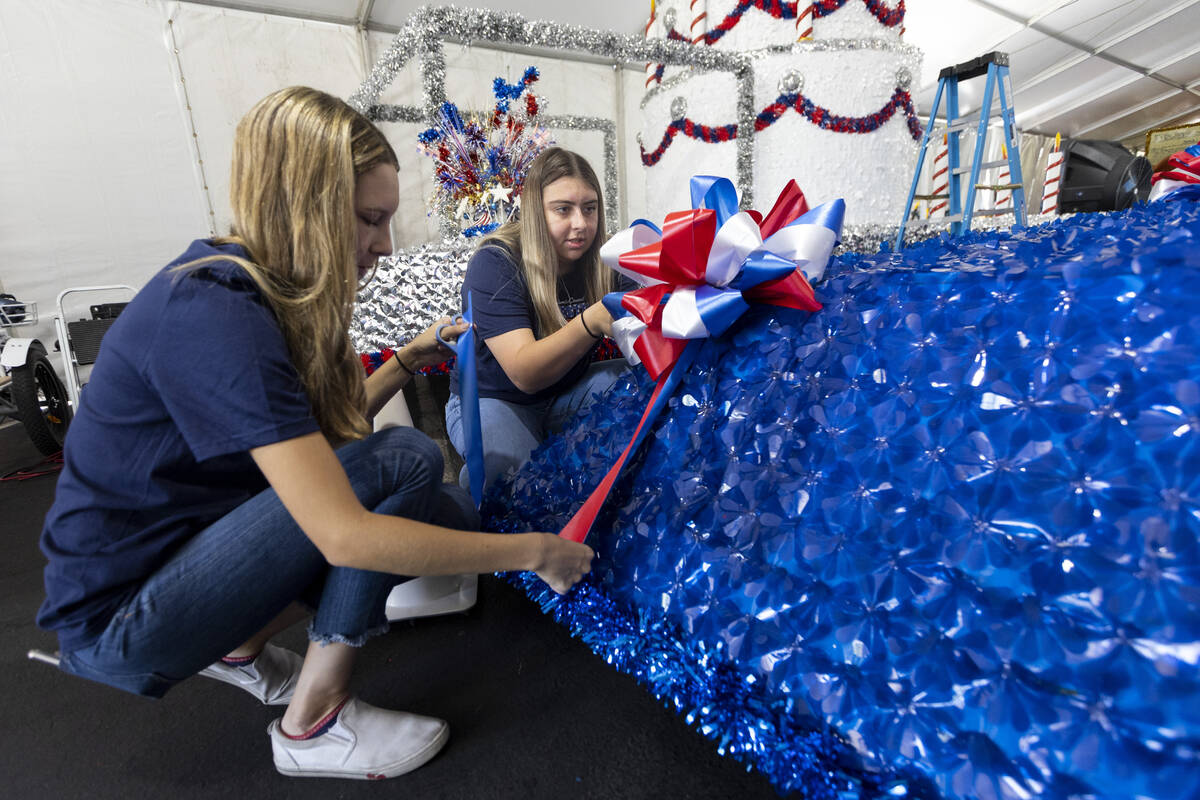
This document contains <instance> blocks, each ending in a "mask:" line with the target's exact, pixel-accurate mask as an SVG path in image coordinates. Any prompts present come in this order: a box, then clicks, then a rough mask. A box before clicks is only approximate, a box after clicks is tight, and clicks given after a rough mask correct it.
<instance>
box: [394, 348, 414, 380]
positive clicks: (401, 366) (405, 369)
mask: <svg viewBox="0 0 1200 800" xmlns="http://www.w3.org/2000/svg"><path fill="white" fill-rule="evenodd" d="M396 363H397V364H399V365H400V369H402V370H404V371H405V372H407V373H408V374H409V377H412V378H415V377H417V373H415V372H413V371H412V370H411V369H409V368H408V365H407V364H405V363H404V359H402V358H401V357H400V354H399V353H396Z"/></svg>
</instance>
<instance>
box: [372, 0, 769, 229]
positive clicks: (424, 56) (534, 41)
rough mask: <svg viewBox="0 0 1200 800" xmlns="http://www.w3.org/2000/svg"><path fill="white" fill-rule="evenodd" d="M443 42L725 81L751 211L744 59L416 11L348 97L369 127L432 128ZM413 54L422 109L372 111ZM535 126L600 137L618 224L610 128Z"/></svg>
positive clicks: (545, 25) (750, 112)
mask: <svg viewBox="0 0 1200 800" xmlns="http://www.w3.org/2000/svg"><path fill="white" fill-rule="evenodd" d="M448 41H449V42H461V43H469V44H476V43H488V44H493V45H497V46H498V48H499V49H512V48H523V49H529V50H535V51H540V52H544V53H545V54H546V55H550V56H553V57H555V58H564V57H566V58H570V57H571V55H572V54H576V57H579V56H591V57H593V58H600V59H603V60H606V61H610V62H611V63H613V64H614V65H619V64H642V63H645V62H647V61H652V62H654V63H661V64H670V65H672V66H686V67H692V68H694V69H698V70H706V71H713V72H727V73H730V74H732V75H733V76H734V78H735V79H736V80H737V82H738V94H739V98H740V99H739V102H738V123H739V130H743V131H748V132H750V133H751V135H749V136H739V137H738V139H737V176H736V178H735V181H736V183H737V184H738V193H739V195H740V196H741V201H742V205H743V207H745V208H749V207H750V206H751V204H752V202H753V199H754V198H753V184H754V171H753V163H752V162H753V152H754V149H753V144H754V139H753V131H754V107H753V97H754V72H753V69H752V68H751V64H750V61H749V59H748V58H746V57H745V56H743V55H741V54H739V53H731V52H725V51H720V50H716V49H713V48H709V47H691V46H690V45H687V44H684V43H681V42H672V41H666V40H653V41H643V40H642V39H640V38H638V37H636V36H628V35H623V34H617V33H612V32H610V31H597V30H592V29H590V28H582V27H578V26H574V25H562V24H560V23H557V22H548V21H545V20H535V21H530V20H526V19H525V18H524V17H523V16H521V15H520V14H514V13H501V12H499V11H492V10H490V9H483V8H468V9H464V8H455V7H452V6H422V7H421V8H419V9H418V10H416V11H415V12H413V14H412V15H411V16H410V17H409V18H408V21H407V22H406V23H405V25H404V27H403V28H401V29H400V31H399V32H398V33H397V34H396V36H395V38H394V39H393V40H392V43H391V45H390V46H389V47H388V49H387V51H386V52H385V53H384V54H383V55H382V56H380V58H379V60H378V61H377V62H376V63H375V66H374V68H372V70H371V74H370V75H368V76H367V79H366V80H365V81H364V82H363V84H362V86H360V87H359V88H358V91H356V92H355V93H354V94H352V95H351V96H350V98H349V102H350V104H351V105H352V106H354V107H355V108H357V109H358V110H359V111H362V112H363V113H364V114H366V115H367V116H368V117H369V118H370V119H372V120H376V121H387V122H416V123H421V122H426V123H428V124H430V125H433V124H435V123H436V121H437V114H438V109H439V108H440V107H441V105H442V103H443V102H444V101H445V100H446V58H445V51H444V49H443V44H444V43H445V42H448ZM414 55H416V56H417V58H418V59H419V66H420V70H421V85H422V96H423V101H424V107H423V108H418V107H416V106H401V105H386V104H380V103H379V102H378V101H379V97H380V96H381V95H382V94H383V90H384V89H386V88H387V87H388V86H389V85H390V84H391V83H392V81H394V80H395V79H396V75H397V74H398V73H399V72H400V70H401V69H403V68H404V66H405V65H407V64H408V62H409V61H410V60H411V59H412V58H413V56H414ZM541 120H542V124H544V125H545V126H546V127H548V128H559V129H562V128H568V129H572V130H583V131H600V132H602V133H603V134H604V194H605V204H604V205H605V208H604V212H605V216H606V217H607V218H608V219H609V220H610V221H612V222H614V223H615V222H616V220H618V218H619V217H618V213H617V208H618V203H617V199H618V196H619V193H620V186H619V182H618V180H617V142H616V136H617V130H616V123H615V122H614V121H613V120H609V119H604V118H603V117H581V116H543V117H541ZM441 231H442V234H443V235H445V236H452V235H454V234H456V233H457V228H455V226H454V225H453V222H452V220H449V219H445V218H443V219H442V221H441Z"/></svg>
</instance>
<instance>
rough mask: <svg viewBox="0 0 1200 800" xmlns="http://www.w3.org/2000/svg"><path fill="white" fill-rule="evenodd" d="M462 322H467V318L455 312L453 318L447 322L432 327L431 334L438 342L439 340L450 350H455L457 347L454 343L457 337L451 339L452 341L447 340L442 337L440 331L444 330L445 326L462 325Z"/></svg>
mask: <svg viewBox="0 0 1200 800" xmlns="http://www.w3.org/2000/svg"><path fill="white" fill-rule="evenodd" d="M464 324H467V318H466V317H464V316H463V315H462V314H456V315H455V316H454V318H453V319H451V320H450V321H449V322H446V323H443V324H441V325H438V326H437V328H435V329H434V331H433V335H434V336H436V337H437V340H438V342H440V343H441V344H442V345H443V346H445V347H448V348H450V349H451V350H455V351H457V350H458V347H457V344H456V343H457V339H455V340H452V341H447V340H446V339H444V338H442V331H444V330H446V328H453V327H454V326H455V325H464ZM464 335H465V334H464ZM460 338H461V337H460Z"/></svg>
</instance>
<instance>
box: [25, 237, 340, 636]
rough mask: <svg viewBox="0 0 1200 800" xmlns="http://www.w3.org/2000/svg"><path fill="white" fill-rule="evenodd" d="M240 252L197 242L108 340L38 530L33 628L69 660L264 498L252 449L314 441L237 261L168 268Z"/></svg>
mask: <svg viewBox="0 0 1200 800" xmlns="http://www.w3.org/2000/svg"><path fill="white" fill-rule="evenodd" d="M212 255H238V256H242V257H246V252H245V251H244V250H243V249H242V248H240V247H237V246H236V245H221V246H220V247H217V246H214V245H213V243H212V242H210V241H207V240H200V241H196V242H193V243H192V245H191V246H190V247H189V248H188V250H187V252H185V253H184V254H183V255H182V256H180V257H179V258H178V259H176V260H175V261H174V262H172V263H171V264H170V265H168V266H167V267H166V268H165V269H163V270H162V271H161V272H159V273H158V274H157V275H155V276H154V277H153V278H152V279H151V280H150V281H149V283H147V284H146V286H145V287H144V288H143V289H142V290H141V291H140V292H138V294H137V296H136V297H135V298H134V299H133V301H132V302H130V304H129V305H128V306H127V307H126V308H125V310H124V311H122V312H121V315H120V316H119V317H118V318H117V320H116V322H114V323H113V326H112V327H111V328H110V329H109V330H108V332H107V333H106V334H105V336H104V340H103V344H102V345H101V348H100V354H99V356H98V358H97V360H96V364H95V366H94V368H93V370H92V374H91V377H90V381H89V382H88V384H87V386H86V387H85V388H84V391H83V395H82V398H81V401H80V406H79V408H78V409H77V410H76V414H75V418H74V420H73V421H72V422H71V426H70V428H69V430H68V434H67V439H66V444H65V448H64V452H63V458H64V465H63V470H62V474H61V476H60V477H59V480H58V487H57V490H56V493H55V498H54V505H53V506H52V507H51V509H50V512H49V514H48V515H47V517H46V523H45V527H44V528H43V530H42V538H41V546H42V551H43V552H44V553H45V554H46V556H47V558H48V559H49V564H48V565H47V566H46V571H45V582H46V601H45V602H44V603H43V604H42V607H41V610H40V611H39V612H38V624H39V625H40V626H42V627H43V628H48V629H52V630H56V631H58V635H59V642H60V644H61V646H62V647H63V649H64V650H70V649H74V648H76V647H77V646H79V645H83V644H86V643H88V642H90V641H91V640H92V639H94V638H95V636H96V635H98V634H99V633H100V631H102V630H103V628H104V627H105V625H107V622H108V620H109V618H110V617H111V615H112V613H113V611H115V610H116V608H117V607H118V606H119V605H120V604H121V603H122V602H123V601H124V600H125V598H126V597H128V596H129V595H130V594H131V593H132V592H133V591H134V590H135V589H136V588H137V587H138V586H139V585H140V584H141V583H142V581H144V580H145V579H146V578H147V577H149V576H150V575H151V574H152V573H153V572H154V571H155V570H156V569H157V568H158V567H159V566H160V565H161V564H162V563H163V562H165V561H166V560H167V559H168V558H169V557H170V556H171V554H172V553H174V552H175V551H176V550H177V549H178V548H179V547H180V546H181V545H182V544H183V543H184V542H186V541H187V540H188V539H189V538H190V537H192V536H193V535H195V534H196V533H197V532H199V531H200V530H202V529H203V528H205V527H207V526H208V525H210V524H211V523H213V522H215V521H216V520H217V519H219V518H221V517H222V516H224V515H225V514H227V513H229V512H230V511H232V510H233V509H234V508H236V507H237V506H238V505H240V504H241V503H243V502H245V501H246V500H248V499H250V498H251V497H253V496H254V495H255V494H257V493H258V492H260V491H262V490H263V489H265V488H266V486H267V483H266V479H265V478H264V477H263V475H262V473H261V472H260V471H259V469H258V467H257V466H256V465H255V463H254V460H253V459H252V458H251V457H250V454H249V450H250V449H251V448H254V447H261V446H263V445H268V444H273V443H275V442H280V441H284V440H286V439H292V438H295V437H297V436H302V435H304V434H308V433H312V432H314V431H316V430H318V429H319V428H318V425H317V421H316V419H315V418H314V417H313V415H312V410H311V407H310V404H309V402H308V396H307V394H306V393H305V391H304V387H303V385H302V384H301V382H300V378H299V375H298V374H297V373H296V370H295V368H294V367H293V366H292V362H291V359H290V357H289V355H288V350H287V345H286V343H285V341H284V338H283V334H282V332H281V331H280V329H279V326H278V324H277V322H276V320H275V315H274V313H273V312H272V310H271V308H270V306H269V304H268V303H267V301H266V299H265V298H264V297H263V296H262V295H261V293H260V292H259V290H258V288H257V286H256V285H255V283H254V281H253V280H251V279H250V277H249V275H248V274H247V273H246V272H245V271H244V270H243V269H242V268H241V267H238V266H237V265H236V264H234V263H233V262H230V261H221V262H214V263H212V264H207V265H204V266H202V267H199V268H195V269H193V270H191V271H180V272H176V271H172V270H171V267H173V266H175V265H178V264H185V263H187V262H190V261H194V260H196V259H199V258H204V257H206V256H212Z"/></svg>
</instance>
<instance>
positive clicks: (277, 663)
mask: <svg viewBox="0 0 1200 800" xmlns="http://www.w3.org/2000/svg"><path fill="white" fill-rule="evenodd" d="M303 665H304V657H303V656H301V655H300V654H299V653H293V652H292V651H291V650H288V649H286V648H283V647H277V646H276V645H273V644H271V643H270V642H268V643H267V644H266V646H265V647H263V649H262V652H261V653H259V654H258V657H257V658H255V659H254V660H253V661H251V662H250V663H249V664H245V665H242V666H240V667H235V666H231V665H229V664H226V663H225V662H224V661H218V662H216V663H215V664H209V665H208V666H207V667H205V668H204V669H202V670H200V672H199V673H197V674H199V675H203V676H204V677H206V678H216V679H217V680H219V681H224V682H225V683H231V684H233V685H234V686H239V687H241V688H242V689H245V690H246V691H247V692H249V693H250V694H252V695H254V696H255V697H257V698H258V699H259V700H260V701H261V702H262V703H263V704H264V705H268V706H286V705H287V704H288V703H290V702H291V701H292V692H294V691H296V679H297V678H298V677H300V667H301V666H303Z"/></svg>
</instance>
